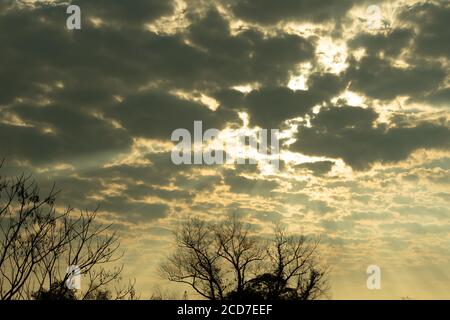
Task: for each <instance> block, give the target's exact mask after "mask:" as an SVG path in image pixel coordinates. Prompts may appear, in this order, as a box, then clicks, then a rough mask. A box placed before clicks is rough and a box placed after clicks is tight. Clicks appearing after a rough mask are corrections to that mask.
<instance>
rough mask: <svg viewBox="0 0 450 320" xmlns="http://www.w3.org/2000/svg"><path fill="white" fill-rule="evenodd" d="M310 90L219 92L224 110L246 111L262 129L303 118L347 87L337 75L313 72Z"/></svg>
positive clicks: (273, 88)
mask: <svg viewBox="0 0 450 320" xmlns="http://www.w3.org/2000/svg"><path fill="white" fill-rule="evenodd" d="M308 86H309V90H292V89H290V88H287V87H263V88H260V89H256V90H252V91H251V92H249V93H247V94H242V93H240V92H238V91H235V90H224V91H219V92H217V93H216V95H215V96H216V97H217V99H218V100H219V101H220V102H221V104H223V106H224V107H225V108H230V109H237V110H245V111H247V112H248V113H249V115H250V121H251V122H252V124H255V125H258V126H260V127H262V128H267V129H271V128H279V126H280V125H281V124H282V122H283V121H285V120H289V119H292V118H296V117H300V116H304V115H305V114H306V113H308V112H309V111H310V110H311V108H312V107H314V106H315V105H317V104H320V103H322V102H324V101H328V100H329V99H330V98H332V97H333V96H335V95H337V94H338V93H339V92H340V91H341V90H343V89H344V88H345V82H344V81H343V80H342V79H341V78H340V77H339V76H337V75H334V74H330V73H314V74H312V75H311V76H310V77H309V79H308Z"/></svg>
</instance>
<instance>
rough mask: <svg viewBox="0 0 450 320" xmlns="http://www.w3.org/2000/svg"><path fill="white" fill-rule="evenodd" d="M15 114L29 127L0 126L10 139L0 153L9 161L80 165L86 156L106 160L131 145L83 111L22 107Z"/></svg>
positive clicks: (126, 136) (17, 108) (117, 130)
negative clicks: (15, 159)
mask: <svg viewBox="0 0 450 320" xmlns="http://www.w3.org/2000/svg"><path fill="white" fill-rule="evenodd" d="M13 113H14V114H16V115H18V116H19V117H20V119H22V120H23V121H25V123H27V124H28V126H21V125H8V124H0V132H1V133H0V135H1V136H3V137H9V138H8V140H5V141H4V143H3V145H2V151H1V152H2V153H3V156H8V157H10V158H18V159H21V160H30V161H32V162H34V163H46V162H66V163H78V164H80V163H81V162H83V159H82V158H83V157H85V156H89V157H90V156H97V157H98V159H99V160H100V159H102V158H103V159H105V158H106V159H107V158H109V157H111V155H113V154H115V153H118V152H124V151H126V150H128V147H129V146H130V145H131V138H130V137H129V136H128V135H127V134H125V133H124V132H123V130H120V129H116V128H114V127H113V126H112V125H111V124H109V123H107V122H105V121H103V120H101V119H98V118H96V117H94V116H92V115H88V114H87V113H85V112H83V111H82V110H78V111H76V110H73V109H65V108H63V107H61V106H57V105H50V106H44V107H40V106H32V105H20V106H16V107H15V108H13Z"/></svg>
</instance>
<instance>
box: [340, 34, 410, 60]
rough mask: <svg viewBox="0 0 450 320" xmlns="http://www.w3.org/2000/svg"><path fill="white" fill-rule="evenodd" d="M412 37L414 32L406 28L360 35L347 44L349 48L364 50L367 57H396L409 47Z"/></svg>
mask: <svg viewBox="0 0 450 320" xmlns="http://www.w3.org/2000/svg"><path fill="white" fill-rule="evenodd" d="M413 36H414V31H413V30H411V29H406V28H399V29H394V30H392V31H391V32H389V33H387V34H384V33H377V34H373V33H361V34H358V35H356V36H355V37H354V38H353V39H351V40H350V41H349V42H348V45H349V48H350V49H352V50H354V49H359V48H364V49H366V53H367V54H369V55H377V54H380V53H382V54H384V55H386V56H393V57H395V56H398V55H399V54H400V53H401V51H402V50H403V49H405V48H407V47H408V46H409V42H410V41H411V40H412V38H413Z"/></svg>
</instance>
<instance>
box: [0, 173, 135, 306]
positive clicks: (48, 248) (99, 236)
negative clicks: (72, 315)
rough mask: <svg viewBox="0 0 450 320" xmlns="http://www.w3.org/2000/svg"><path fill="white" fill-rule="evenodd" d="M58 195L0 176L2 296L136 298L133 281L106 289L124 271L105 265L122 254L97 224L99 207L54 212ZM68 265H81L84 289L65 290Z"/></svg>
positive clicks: (28, 182) (22, 178) (113, 237)
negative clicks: (113, 288)
mask: <svg viewBox="0 0 450 320" xmlns="http://www.w3.org/2000/svg"><path fill="white" fill-rule="evenodd" d="M0 167H1V164H0ZM57 193H58V192H56V191H55V189H54V187H53V188H52V189H51V190H50V192H49V193H48V194H46V195H44V196H43V195H41V194H40V190H39V187H38V185H37V184H36V182H35V181H34V180H32V179H31V177H29V176H24V175H21V176H19V177H15V178H10V179H7V178H4V177H2V176H0V300H12V299H31V298H35V299H40V300H42V299H49V300H71V299H74V298H76V299H98V298H105V299H106V298H108V299H110V298H114V299H120V298H125V297H134V283H130V285H129V286H127V287H125V288H122V289H115V292H114V294H113V293H112V292H113V291H112V289H110V286H117V284H118V283H119V282H120V280H121V278H120V274H121V273H122V270H123V265H117V266H114V267H111V268H108V269H107V268H105V266H108V265H109V264H111V263H113V262H116V261H118V260H119V259H120V258H121V254H118V249H119V242H118V238H117V236H116V235H115V233H111V232H109V228H110V225H103V224H101V223H98V222H97V220H96V218H97V210H95V211H93V212H83V211H82V212H79V213H77V212H75V211H74V210H73V209H72V208H67V209H66V210H63V211H60V210H57V209H56V208H55V200H56V195H57ZM69 266H78V267H79V269H80V275H81V276H82V279H83V288H82V289H83V290H77V292H75V291H73V290H69V289H67V287H66V285H65V284H66V281H67V279H68V277H69V275H68V274H67V268H68V267H69Z"/></svg>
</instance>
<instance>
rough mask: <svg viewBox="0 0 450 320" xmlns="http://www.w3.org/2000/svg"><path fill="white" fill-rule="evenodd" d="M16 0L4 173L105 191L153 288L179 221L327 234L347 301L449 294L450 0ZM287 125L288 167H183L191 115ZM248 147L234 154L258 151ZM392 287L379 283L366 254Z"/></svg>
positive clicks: (4, 101)
mask: <svg viewBox="0 0 450 320" xmlns="http://www.w3.org/2000/svg"><path fill="white" fill-rule="evenodd" d="M71 3H72V4H76V5H78V6H79V8H80V9H81V29H80V30H69V29H68V28H67V24H66V20H67V18H68V17H69V16H70V14H67V13H66V9H67V7H68V5H69V4H70V3H69V2H67V1H59V0H54V1H12V0H0V43H1V50H0V110H1V112H0V137H1V138H2V139H1V140H2V143H1V148H0V157H2V158H5V159H6V161H5V164H4V165H3V168H1V174H2V175H4V176H5V175H6V176H13V175H16V174H19V173H21V172H26V173H29V174H33V176H34V177H35V179H36V180H37V181H38V182H39V183H40V185H41V188H42V190H44V191H45V190H46V188H47V189H48V188H50V187H51V185H52V182H53V181H54V182H55V183H56V186H57V188H58V189H61V193H60V194H59V197H58V201H57V205H58V206H59V207H60V208H63V207H65V206H67V205H71V206H72V207H75V208H79V209H86V210H93V209H95V208H96V207H97V206H100V214H99V219H100V221H101V222H102V223H112V228H113V229H114V230H115V231H117V232H118V234H119V236H120V238H121V243H122V248H124V249H125V250H126V251H125V255H124V258H123V259H124V263H125V274H124V275H125V276H129V277H133V278H136V281H137V289H138V291H140V292H141V295H142V296H143V297H147V296H149V295H150V294H151V291H152V288H154V287H156V286H160V287H162V288H164V289H166V288H167V290H175V291H178V292H182V291H183V292H184V290H185V289H186V288H184V287H179V286H174V285H171V284H169V283H168V282H167V281H165V280H164V279H162V278H161V277H160V276H159V275H158V272H157V271H158V265H159V264H160V263H161V262H162V261H164V259H165V257H167V254H168V253H169V252H170V251H171V250H172V248H173V242H174V239H173V235H172V230H174V228H176V227H177V226H178V225H179V224H180V223H182V222H183V221H185V220H186V219H189V218H193V217H197V218H201V219H205V220H207V221H210V222H220V221H224V220H226V219H227V217H228V216H229V215H230V214H239V215H241V216H242V217H244V218H245V219H246V221H248V222H249V223H250V224H251V226H252V228H253V230H255V232H257V233H258V234H259V235H262V236H264V235H267V236H269V235H270V230H271V226H272V225H273V223H274V222H275V223H282V224H284V225H286V226H287V228H288V231H289V232H291V233H293V234H306V235H310V236H313V237H320V238H321V241H322V242H321V247H320V253H321V256H322V258H323V259H324V261H325V262H326V263H327V264H328V265H329V266H330V267H331V269H332V272H331V274H330V284H331V297H332V298H333V299H401V298H404V297H410V298H414V299H450V254H449V251H450V209H449V207H450V206H449V204H450V121H449V120H450V112H449V108H450V82H449V80H450V77H449V67H450V60H449V53H450V32H449V28H448V22H449V21H450V3H449V2H448V1H423V2H421V1H365V0H360V1H357V0H339V1H338V0H326V1H325V0H324V1H313V0H280V1H270V0H258V1H256V0H254V1H252V0H221V1H216V0H208V1H206V0H192V1H191V0H186V1H183V0H134V1H116V0H96V1H92V0H91V1H87V0H78V1H72V2H71ZM196 120H198V121H202V123H203V128H204V129H208V128H217V129H219V130H220V137H219V138H218V139H219V140H220V141H225V142H226V141H228V140H230V139H232V137H233V136H235V135H236V134H237V133H238V132H242V131H243V132H247V133H251V132H255V130H258V129H277V130H279V131H280V137H281V138H280V153H279V157H280V167H279V170H268V169H267V168H266V166H265V164H264V162H263V161H257V162H258V163H257V165H250V164H247V165H242V164H241V165H238V164H223V165H221V164H215V165H207V164H197V165H188V164H185V165H175V164H174V163H173V162H172V159H171V151H172V149H173V147H174V145H175V144H174V142H172V141H171V139H170V137H171V133H172V132H173V131H174V130H176V129H179V128H186V129H187V130H189V131H190V132H193V130H194V127H193V126H194V121H196ZM240 148H241V146H239V145H238V146H229V148H228V149H226V150H225V151H226V152H227V154H228V153H229V154H239V152H241V151H242V150H240ZM370 265H377V266H379V267H380V270H381V289H380V290H369V289H368V288H367V286H366V280H367V277H368V275H367V273H366V270H367V267H368V266H370Z"/></svg>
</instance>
